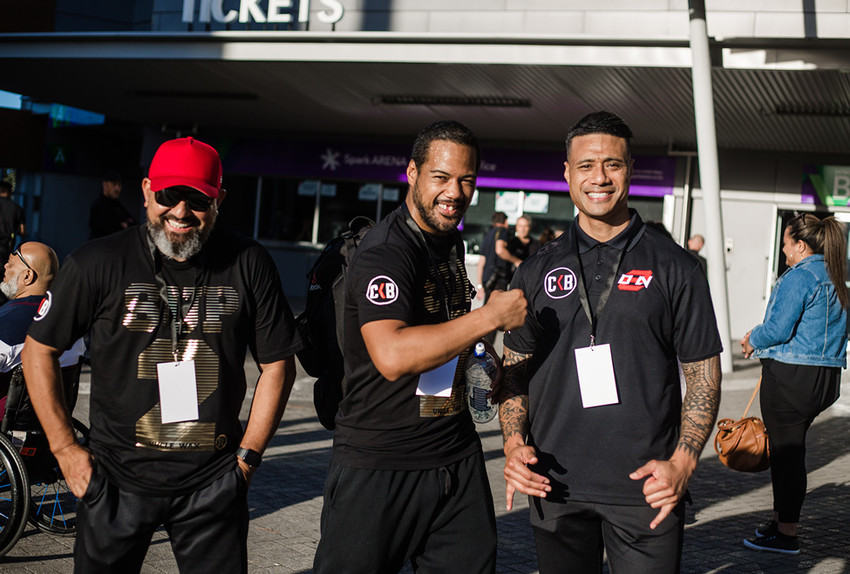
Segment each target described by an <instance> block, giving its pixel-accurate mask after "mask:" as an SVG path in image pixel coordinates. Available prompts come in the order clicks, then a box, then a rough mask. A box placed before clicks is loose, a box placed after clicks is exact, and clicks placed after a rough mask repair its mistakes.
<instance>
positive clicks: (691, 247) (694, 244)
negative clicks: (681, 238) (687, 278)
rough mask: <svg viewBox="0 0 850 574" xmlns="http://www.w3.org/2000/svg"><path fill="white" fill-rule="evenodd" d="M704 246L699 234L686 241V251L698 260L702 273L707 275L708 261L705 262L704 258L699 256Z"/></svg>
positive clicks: (702, 238) (703, 240) (703, 238)
mask: <svg viewBox="0 0 850 574" xmlns="http://www.w3.org/2000/svg"><path fill="white" fill-rule="evenodd" d="M704 245H705V237H703V236H702V235H700V234H696V235H694V236H693V237H691V238H690V239H688V251H689V252H690V253H691V255H693V256H694V257H696V258H697V259H699V264H700V266H701V267H702V272H703V273H705V274H706V275H708V261H706V260H705V257H703V256H702V255H700V254H699V252H700V251H702V248H703V246H704Z"/></svg>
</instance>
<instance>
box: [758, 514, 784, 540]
mask: <svg viewBox="0 0 850 574" xmlns="http://www.w3.org/2000/svg"><path fill="white" fill-rule="evenodd" d="M777 532H779V523H778V522H776V521H775V520H774V519H772V518H771V519H770V520H768V521H767V522H765V523H764V524H762V525H761V526H759V527H758V528H756V536H776V533H777Z"/></svg>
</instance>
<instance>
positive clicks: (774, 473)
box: [741, 214, 850, 554]
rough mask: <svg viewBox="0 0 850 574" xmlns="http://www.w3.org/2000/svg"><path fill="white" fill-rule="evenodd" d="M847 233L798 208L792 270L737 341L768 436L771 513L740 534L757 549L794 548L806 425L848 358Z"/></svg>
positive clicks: (827, 399) (789, 251)
mask: <svg viewBox="0 0 850 574" xmlns="http://www.w3.org/2000/svg"><path fill="white" fill-rule="evenodd" d="M846 241H847V235H846V232H845V229H844V225H843V224H842V223H840V222H838V221H836V219H835V218H834V217H827V218H826V219H824V220H820V219H818V218H817V217H815V216H814V215H811V214H800V215H798V216H796V217H795V218H794V219H792V220H791V221H790V222H788V226H787V227H786V228H785V233H784V235H783V238H782V252H783V253H784V254H785V258H786V262H787V263H788V266H789V269H788V270H787V271H786V272H785V273H783V274H782V276H781V277H780V278H779V280H778V281H777V282H776V285H775V286H774V288H773V292H772V293H771V294H770V302H769V303H768V305H767V312H766V313H765V318H764V323H762V324H761V325H758V326H757V327H755V328H754V329H753V330H752V331H750V332H749V333H747V334H746V335H745V336H744V338H743V340H742V341H741V346H742V347H743V349H744V356H745V357H750V356H756V357H759V358H760V359H761V362H762V383H763V384H762V387H761V397H760V400H761V412H762V417H763V418H764V423H765V426H766V427H767V432H768V440H769V443H770V479H771V482H772V483H773V518H772V519H771V520H769V521H768V522H766V523H765V524H763V525H762V526H760V527H759V528H757V529H756V532H755V533H756V537H755V538H750V539H747V540H744V545H745V546H747V547H748V548H752V549H754V550H767V551H771V552H780V553H783V554H799V552H800V545H799V542H798V541H797V523H798V522H799V521H800V510H801V509H802V507H803V498H804V497H805V495H806V460H805V456H806V432H807V431H808V430H809V427H810V426H811V424H812V422H813V421H814V419H815V417H816V416H817V415H818V414H820V413H821V412H822V411H823V410H824V409H826V408H827V407H828V406H829V405H831V404H832V403H834V402H835V401H836V400H837V399H838V394H839V390H840V384H841V369H842V368H843V367H845V364H846V360H845V359H846V357H845V355H846V349H847V307H848V299H850V298H848V292H847V288H846V287H845V284H844V278H845V276H846V275H845V274H846V261H847V257H846V252H847V243H846Z"/></svg>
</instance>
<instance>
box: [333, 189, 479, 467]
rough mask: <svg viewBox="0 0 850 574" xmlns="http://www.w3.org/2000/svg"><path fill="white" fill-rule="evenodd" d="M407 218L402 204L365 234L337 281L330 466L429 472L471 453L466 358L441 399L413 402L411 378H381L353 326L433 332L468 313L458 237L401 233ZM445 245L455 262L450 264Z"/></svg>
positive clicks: (414, 380)
mask: <svg viewBox="0 0 850 574" xmlns="http://www.w3.org/2000/svg"><path fill="white" fill-rule="evenodd" d="M408 217H409V214H408V211H407V208H406V206H405V205H402V206H400V207H399V208H398V209H396V210H395V211H394V212H392V213H391V214H390V215H389V216H388V217H387V218H386V219H384V220H382V221H381V222H380V223H379V224H378V225H377V226H376V227H375V228H374V229H373V230H371V231H370V232H369V234H368V235H367V236H366V237H365V238H364V240H363V242H362V243H361V244H360V246H359V247H358V249H357V252H356V254H355V257H354V260H353V261H352V265H351V269H350V270H349V272H348V276H347V278H346V298H345V375H346V381H347V383H346V384H347V391H346V396H345V398H344V399H343V401H342V403H341V405H340V413H339V414H338V415H337V418H336V431H335V432H334V452H333V458H334V461H335V462H336V463H338V464H343V465H348V466H355V467H360V468H376V469H387V470H418V469H427V468H436V467H439V466H444V465H446V464H450V463H452V462H455V461H457V460H460V459H462V458H465V457H467V456H469V455H470V454H472V453H474V452H476V451H477V450H480V448H481V443H480V441H479V439H478V435H477V433H476V432H475V428H474V424H473V422H472V418H471V417H470V415H469V411H468V410H467V408H466V401H465V387H464V377H463V370H464V364H465V359H466V353H464V354H463V355H462V356H461V357H460V360H459V361H458V363H457V369H456V370H455V373H454V379H453V381H452V392H451V396H450V397H437V396H424V395H417V394H416V389H417V386H418V383H419V376H418V375H412V376H406V377H402V378H400V379H399V380H397V381H389V380H387V379H385V378H384V377H383V376H382V375H381V374H380V372H379V371H378V369H377V368H375V365H374V364H373V363H372V360H371V358H370V357H369V353H368V351H367V349H366V344H365V343H364V341H363V337H362V335H361V333H360V327H362V326H363V325H365V324H366V323H369V322H372V321H379V320H385V319H394V320H399V321H403V322H404V323H406V324H407V325H409V326H416V325H433V324H438V323H442V322H445V321H446V320H447V319H448V318H452V319H454V318H457V317H460V316H461V315H464V314H465V313H467V312H468V311H469V307H470V290H469V280H468V279H467V276H466V271H465V269H464V264H463V252H462V249H461V248H459V247H456V246H457V243H458V240H459V235H458V234H456V233H455V234H451V235H449V236H434V235H428V234H427V233H421V234H420V233H419V232H416V231H414V230H413V229H412V228H411V227H410V225H409V224H408V222H407V218H408ZM411 221H412V220H411ZM414 225H415V224H414ZM453 247H455V256H456V257H459V259H454V261H453V260H452V251H453V249H452V248H453ZM435 268H436V269H437V270H438V271H437V272H436V274H435ZM437 281H440V282H441V284H438V283H437Z"/></svg>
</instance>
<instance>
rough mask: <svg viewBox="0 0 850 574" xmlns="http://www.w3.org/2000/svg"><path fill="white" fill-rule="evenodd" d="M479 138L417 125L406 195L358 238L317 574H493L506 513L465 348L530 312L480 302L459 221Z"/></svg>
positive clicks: (504, 301)
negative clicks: (501, 512)
mask: <svg viewBox="0 0 850 574" xmlns="http://www.w3.org/2000/svg"><path fill="white" fill-rule="evenodd" d="M479 165H480V155H479V151H478V140H477V139H476V138H475V136H474V135H473V134H472V132H471V131H470V130H469V129H468V128H467V127H466V126H464V125H463V124H460V123H458V122H455V121H441V122H437V123H434V124H431V125H430V126H428V127H426V128H425V129H424V130H422V131H421V132H419V134H418V136H417V138H416V141H415V143H414V145H413V152H412V154H411V159H410V162H409V164H408V166H407V181H408V185H409V189H408V192H407V197H406V198H405V201H404V203H402V204H401V205H400V206H399V207H398V208H397V209H396V210H395V211H393V212H392V213H391V214H390V215H389V216H387V217H386V218H384V219H382V220H381V222H380V223H379V224H378V225H376V226H375V227H374V228H373V229H372V230H371V231H369V233H368V234H367V235H366V237H365V238H364V239H363V241H362V242H361V243H360V246H359V247H358V249H357V251H356V253H355V255H354V259H353V261H352V263H351V267H350V269H349V271H348V275H347V278H346V293H345V378H346V393H345V396H344V397H343V399H342V402H341V403H340V405H339V413H338V414H337V417H336V429H335V430H334V440H333V453H332V458H331V463H330V468H329V470H328V478H327V482H326V484H325V491H324V506H323V508H322V522H321V539H320V540H319V545H318V548H317V549H316V556H315V560H314V571H315V572H316V574H340V573H343V572H345V573H347V574H376V573H383V574H389V573H392V572H398V571H400V570H401V569H402V567H403V566H404V564H405V562H407V561H408V560H409V561H410V562H411V563H412V565H413V570H414V572H422V573H433V574H451V573H456V574H490V573H492V572H494V571H495V564H496V517H495V510H494V508H493V497H492V494H491V491H490V484H489V481H488V479H487V472H486V469H485V466H484V456H483V453H482V451H481V441H480V439H479V438H478V434H477V433H476V431H475V425H474V423H473V422H472V417H471V416H470V414H469V410H468V408H467V404H466V403H467V401H466V398H465V397H466V392H465V382H464V375H463V373H464V363H465V357H466V355H467V354H468V349H469V347H470V346H471V345H473V344H474V343H475V342H476V341H478V340H479V339H480V338H481V337H482V336H483V335H484V334H485V333H489V332H490V331H493V330H494V329H513V328H516V327H517V326H519V325H521V324H522V322H523V320H524V318H525V298H524V297H523V296H522V293H520V292H518V291H508V292H495V293H493V294H492V296H491V297H490V299H489V300H488V301H487V303H485V305H484V306H483V307H481V308H479V309H476V310H475V311H471V312H470V304H471V293H470V290H469V280H468V279H467V277H466V272H465V271H464V265H463V257H464V253H463V243H462V240H461V237H460V233H459V232H458V230H457V226H458V224H459V223H460V221H461V219H462V218H463V215H464V213H465V212H466V209H467V208H468V207H469V203H470V201H472V194H473V192H474V191H475V181H476V178H477V174H478V168H479Z"/></svg>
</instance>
